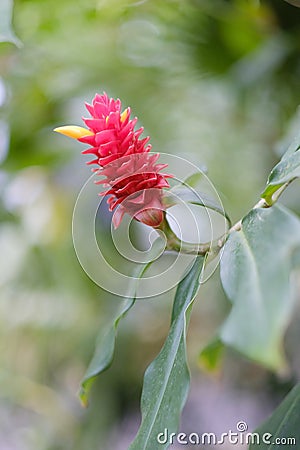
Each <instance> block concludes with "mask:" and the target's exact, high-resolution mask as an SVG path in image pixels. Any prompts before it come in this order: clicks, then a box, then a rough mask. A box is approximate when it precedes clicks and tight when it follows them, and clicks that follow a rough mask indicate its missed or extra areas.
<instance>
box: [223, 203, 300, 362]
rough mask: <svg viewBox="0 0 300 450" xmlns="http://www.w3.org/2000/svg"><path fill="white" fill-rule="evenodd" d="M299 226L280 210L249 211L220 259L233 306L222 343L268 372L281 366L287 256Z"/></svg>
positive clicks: (288, 307) (287, 310) (298, 241)
mask: <svg viewBox="0 0 300 450" xmlns="http://www.w3.org/2000/svg"><path fill="white" fill-rule="evenodd" d="M299 245H300V221H299V219H298V218H297V217H296V216H294V215H293V214H291V213H290V212H289V211H288V210H286V209H285V208H283V207H279V206H273V207H272V208H270V209H261V208H259V209H255V210H252V211H251V212H250V213H249V214H248V215H247V216H246V217H245V218H244V219H243V221H242V229H241V230H240V231H234V232H233V233H231V234H230V236H229V239H228V241H227V243H226V245H225V249H224V253H223V256H222V258H221V280H222V284H223V287H224V290H225V293H226V294H227V296H228V298H229V299H230V300H231V301H232V303H233V307H232V310H231V313H230V315H229V317H228V318H227V320H226V321H225V323H224V325H223V327H222V329H221V334H220V336H221V339H222V341H223V342H224V343H225V344H227V345H229V346H231V347H233V348H235V349H236V350H238V351H239V352H241V353H243V354H245V355H246V356H247V357H249V358H251V359H253V360H255V361H257V362H259V363H261V364H263V365H265V366H267V367H268V368H270V369H272V370H279V369H281V368H282V367H283V366H284V364H285V360H284V356H283V352H282V336H283V333H284V331H285V329H286V326H287V323H288V320H289V317H290V314H291V311H292V306H293V302H292V295H291V289H290V271H291V269H292V251H293V249H295V248H297V247H298V246H299Z"/></svg>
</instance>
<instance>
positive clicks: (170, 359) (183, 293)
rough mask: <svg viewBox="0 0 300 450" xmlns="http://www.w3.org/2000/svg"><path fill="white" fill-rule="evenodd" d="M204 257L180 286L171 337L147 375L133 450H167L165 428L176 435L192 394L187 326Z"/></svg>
mask: <svg viewBox="0 0 300 450" xmlns="http://www.w3.org/2000/svg"><path fill="white" fill-rule="evenodd" d="M204 261H205V257H203V256H198V257H197V258H196V260H195V262H194V264H193V266H192V268H191V269H190V271H189V273H188V274H187V275H186V276H185V278H184V279H183V280H182V281H181V282H180V283H179V285H178V288H177V291H176V295H175V299H174V306H173V311H172V320H171V328H170V332H169V335H168V337H167V339H166V341H165V344H164V345H163V347H162V349H161V351H160V353H159V354H158V356H157V357H156V358H155V359H154V361H153V362H152V363H151V364H150V366H149V367H148V369H147V370H146V372H145V377H144V386H143V393H142V399H141V410H142V423H141V426H140V429H139V431H138V434H137V436H136V438H135V440H134V441H133V442H132V444H131V446H130V450H152V449H155V448H158V447H159V448H160V449H164V448H167V447H168V442H166V443H158V441H157V436H158V435H159V433H162V432H163V431H164V429H165V428H167V429H168V432H169V433H172V432H176V430H177V428H178V424H179V418H180V414H181V411H182V408H183V406H184V404H185V401H186V398H187V395H188V390H189V381H190V376H189V369H188V365H187V361H186V344H185V339H186V322H187V314H188V311H189V308H190V307H191V305H192V303H193V300H194V298H195V296H196V294H197V291H198V288H199V284H200V282H199V278H200V275H201V273H202V269H203V265H204Z"/></svg>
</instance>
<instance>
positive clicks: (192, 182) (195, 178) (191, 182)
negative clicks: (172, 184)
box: [182, 172, 203, 188]
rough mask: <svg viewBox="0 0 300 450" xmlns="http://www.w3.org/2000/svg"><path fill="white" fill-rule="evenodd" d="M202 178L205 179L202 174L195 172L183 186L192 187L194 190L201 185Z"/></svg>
mask: <svg viewBox="0 0 300 450" xmlns="http://www.w3.org/2000/svg"><path fill="white" fill-rule="evenodd" d="M202 178H203V173H202V172H195V173H193V174H192V175H190V176H189V177H187V178H186V179H185V180H184V181H183V183H182V184H183V185H187V186H190V187H192V188H195V187H196V186H197V184H199V182H200V181H201V180H202Z"/></svg>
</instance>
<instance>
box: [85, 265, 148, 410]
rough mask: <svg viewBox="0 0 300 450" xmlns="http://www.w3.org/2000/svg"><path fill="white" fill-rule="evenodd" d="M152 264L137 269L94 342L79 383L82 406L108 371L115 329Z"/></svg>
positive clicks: (131, 303) (114, 339) (113, 346)
mask: <svg viewBox="0 0 300 450" xmlns="http://www.w3.org/2000/svg"><path fill="white" fill-rule="evenodd" d="M151 264H152V261H151V262H149V263H147V264H146V265H143V266H142V268H139V273H138V274H137V277H136V278H137V281H136V280H134V281H135V282H134V284H133V285H132V286H131V292H130V293H129V294H128V298H126V299H125V300H123V303H122V305H121V307H120V309H119V312H118V314H117V316H116V317H115V319H114V320H113V321H112V323H111V324H110V325H109V326H108V327H107V329H106V330H105V331H104V332H103V331H101V332H100V334H99V336H98V338H97V342H96V348H95V353H94V356H93V358H92V360H91V362H90V364H89V366H88V368H87V370H86V373H85V375H84V377H83V379H82V381H81V388H80V391H79V398H80V400H81V403H82V405H83V406H85V407H87V406H88V401H89V393H90V390H91V387H92V385H93V383H94V381H95V379H96V378H97V376H98V375H100V374H101V373H102V372H104V371H105V370H106V369H108V368H109V367H110V365H111V363H112V361H113V357H114V353H115V343H116V337H117V329H118V325H119V322H120V320H121V319H122V318H123V317H125V316H126V314H127V313H128V311H129V310H130V309H131V308H132V306H133V305H134V303H135V301H136V298H135V295H136V287H137V283H138V279H139V278H141V277H142V276H143V275H144V273H145V272H146V270H147V269H148V267H150V265H151Z"/></svg>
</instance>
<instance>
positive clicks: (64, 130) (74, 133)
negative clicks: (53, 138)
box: [53, 125, 94, 139]
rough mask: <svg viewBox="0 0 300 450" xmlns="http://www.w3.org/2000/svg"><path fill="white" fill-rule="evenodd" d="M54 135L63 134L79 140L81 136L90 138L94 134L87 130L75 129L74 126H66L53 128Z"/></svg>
mask: <svg viewBox="0 0 300 450" xmlns="http://www.w3.org/2000/svg"><path fill="white" fill-rule="evenodd" d="M53 131H56V133H60V134H64V135H65V136H68V137H70V138H73V139H79V138H81V137H83V136H92V135H93V134H94V133H93V132H92V131H90V130H88V129H87V128H83V127H77V126H76V125H67V126H65V127H58V128H54V130H53Z"/></svg>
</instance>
